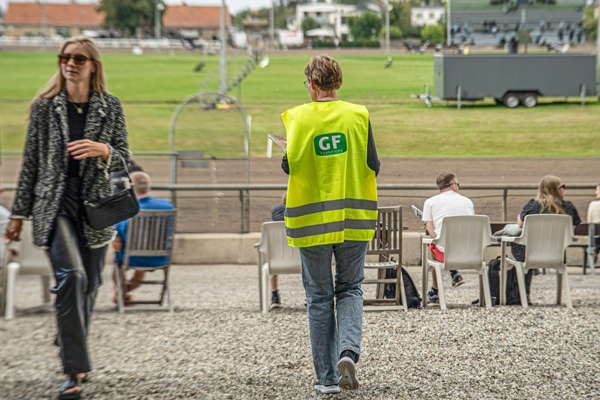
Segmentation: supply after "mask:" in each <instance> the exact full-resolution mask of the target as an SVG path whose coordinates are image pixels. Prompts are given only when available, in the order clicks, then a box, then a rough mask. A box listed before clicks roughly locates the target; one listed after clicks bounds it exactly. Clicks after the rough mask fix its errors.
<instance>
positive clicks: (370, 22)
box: [348, 12, 383, 40]
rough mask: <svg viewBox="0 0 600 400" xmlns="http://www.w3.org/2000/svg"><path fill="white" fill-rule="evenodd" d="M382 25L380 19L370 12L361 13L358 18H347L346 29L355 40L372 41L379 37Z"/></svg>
mask: <svg viewBox="0 0 600 400" xmlns="http://www.w3.org/2000/svg"><path fill="white" fill-rule="evenodd" d="M382 25H383V23H382V22H381V18H379V17H378V16H377V15H375V14H373V13H370V12H365V13H362V15H360V16H359V17H350V18H348V28H350V34H351V35H352V37H353V38H354V39H355V40H361V39H372V38H374V37H377V36H379V32H380V31H381V26H382Z"/></svg>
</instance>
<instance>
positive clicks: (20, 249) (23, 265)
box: [3, 221, 53, 319]
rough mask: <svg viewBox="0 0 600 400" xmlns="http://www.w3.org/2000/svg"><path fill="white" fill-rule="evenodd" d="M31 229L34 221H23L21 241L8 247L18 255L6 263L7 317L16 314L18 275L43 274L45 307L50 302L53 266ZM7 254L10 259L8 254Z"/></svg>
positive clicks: (5, 313)
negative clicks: (35, 239) (39, 247)
mask: <svg viewBox="0 0 600 400" xmlns="http://www.w3.org/2000/svg"><path fill="white" fill-rule="evenodd" d="M31 229H32V222H31V221H23V227H22V229H21V235H20V236H21V241H20V242H15V243H11V244H10V246H9V247H8V249H11V250H16V252H17V255H16V257H14V258H13V259H12V260H11V261H10V262H9V263H8V265H6V274H5V279H4V284H3V287H4V299H5V304H4V306H5V307H4V318H6V319H11V318H13V317H14V314H15V291H16V282H17V275H41V276H42V296H43V301H44V304H45V305H44V307H47V306H48V305H49V303H50V277H51V276H52V274H53V272H52V267H51V265H50V260H49V259H48V257H47V256H46V253H45V252H44V251H43V250H40V249H38V248H37V247H35V246H34V245H33V238H32V235H31ZM7 253H8V251H7ZM6 256H7V257H6V258H7V259H8V258H9V257H8V254H7V255H6ZM36 308H38V307H36Z"/></svg>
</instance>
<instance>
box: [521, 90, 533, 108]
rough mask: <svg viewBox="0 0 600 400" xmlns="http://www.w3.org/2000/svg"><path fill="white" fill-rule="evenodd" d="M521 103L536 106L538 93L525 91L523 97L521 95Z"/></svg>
mask: <svg viewBox="0 0 600 400" xmlns="http://www.w3.org/2000/svg"><path fill="white" fill-rule="evenodd" d="M521 104H523V105H524V106H525V107H535V106H536V105H537V94H535V93H525V94H524V95H523V97H521Z"/></svg>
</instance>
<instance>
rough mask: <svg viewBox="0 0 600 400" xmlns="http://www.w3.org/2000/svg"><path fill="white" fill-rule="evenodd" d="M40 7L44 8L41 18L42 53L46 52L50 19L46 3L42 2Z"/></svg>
mask: <svg viewBox="0 0 600 400" xmlns="http://www.w3.org/2000/svg"><path fill="white" fill-rule="evenodd" d="M40 7H41V8H42V16H41V21H40V22H41V27H40V28H41V29H40V30H41V32H40V33H41V34H40V36H41V38H42V51H43V52H46V50H47V46H46V31H47V30H48V17H47V15H46V2H41V4H40Z"/></svg>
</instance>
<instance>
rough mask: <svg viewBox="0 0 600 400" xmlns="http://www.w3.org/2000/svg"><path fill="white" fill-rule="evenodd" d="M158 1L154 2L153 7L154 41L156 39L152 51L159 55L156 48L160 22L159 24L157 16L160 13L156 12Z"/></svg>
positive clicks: (158, 50)
mask: <svg viewBox="0 0 600 400" xmlns="http://www.w3.org/2000/svg"><path fill="white" fill-rule="evenodd" d="M159 1H160V0H156V4H155V5H154V39H156V47H155V48H154V51H155V52H156V53H160V49H159V48H158V40H159V39H160V22H159V19H160V18H159V15H160V11H158V2H159Z"/></svg>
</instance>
